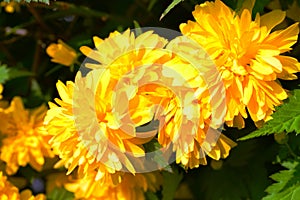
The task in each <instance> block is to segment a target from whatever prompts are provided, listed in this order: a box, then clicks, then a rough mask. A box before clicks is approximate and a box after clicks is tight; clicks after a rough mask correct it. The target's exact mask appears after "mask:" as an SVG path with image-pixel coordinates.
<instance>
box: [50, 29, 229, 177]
mask: <svg viewBox="0 0 300 200" xmlns="http://www.w3.org/2000/svg"><path fill="white" fill-rule="evenodd" d="M94 43H95V46H96V49H95V50H92V49H90V48H89V47H82V48H81V51H83V53H84V54H85V55H86V56H88V57H89V58H90V59H93V60H94V61H95V62H93V63H85V66H86V67H88V68H91V69H93V70H92V71H91V72H89V73H88V74H87V75H86V76H85V77H82V75H81V73H79V74H78V75H77V76H76V79H75V83H73V82H71V81H69V82H67V84H66V85H64V84H63V83H61V82H58V83H57V89H58V91H59V95H60V97H61V100H60V99H55V101H56V103H57V104H58V105H59V106H57V105H56V104H53V103H50V104H49V105H50V110H49V111H48V113H47V116H46V118H45V124H46V126H47V129H48V132H49V133H50V135H52V136H53V137H52V139H51V140H50V143H51V145H52V147H53V149H54V151H55V153H56V154H58V155H59V157H60V158H61V161H60V162H59V163H58V164H57V166H61V165H64V166H65V167H66V168H67V169H68V174H70V173H71V172H72V171H73V170H74V169H75V168H76V167H77V166H78V167H79V168H78V172H79V175H80V176H81V177H84V176H87V175H88V174H89V173H94V171H97V175H96V176H95V178H96V180H102V183H106V182H107V181H112V182H114V183H118V182H119V181H120V180H121V178H122V175H120V173H117V172H119V171H121V170H126V171H129V172H131V173H133V174H134V173H136V172H140V169H141V168H139V167H138V166H142V167H143V168H144V169H143V170H145V169H146V171H147V170H148V169H147V166H148V163H147V160H145V159H144V160H142V159H140V160H138V159H135V158H140V157H141V158H143V156H144V155H145V150H144V148H143V146H142V145H143V144H145V143H147V142H148V141H149V140H151V139H152V138H153V137H155V133H156V130H154V131H149V132H147V133H144V132H141V133H138V132H136V127H138V126H141V125H143V124H146V123H148V122H150V121H151V120H152V119H153V118H154V119H157V120H159V121H160V124H161V125H160V126H161V127H160V129H159V133H158V142H159V143H160V144H161V145H162V146H163V147H166V148H167V147H168V146H169V144H171V143H173V144H174V147H173V148H172V149H171V151H174V152H176V161H177V163H182V164H184V165H185V166H187V167H190V168H193V167H197V166H199V164H206V159H205V156H206V155H209V156H210V157H212V158H214V159H220V158H224V157H226V156H227V155H228V153H229V150H230V149H231V147H232V146H234V143H233V142H231V141H230V140H229V139H228V138H226V137H225V136H223V135H221V133H219V132H216V133H211V132H212V131H210V133H209V134H208V135H207V133H208V132H209V130H210V129H209V127H210V121H212V111H211V109H212V108H211V107H212V106H211V105H210V103H209V100H210V95H209V91H208V90H207V86H206V82H205V80H203V79H202V78H200V77H199V74H198V72H197V70H196V69H194V68H193V64H190V63H188V61H186V60H185V61H184V60H182V58H180V56H177V55H176V53H175V52H172V50H176V51H179V49H178V47H179V46H180V47H183V45H178V44H174V43H171V44H173V45H170V46H167V47H166V49H165V50H164V48H165V45H166V43H167V42H166V40H165V39H164V38H161V37H159V36H158V35H156V34H152V32H145V33H143V34H141V35H139V36H138V37H136V38H135V36H134V35H133V34H132V33H130V32H129V31H125V32H124V33H123V34H120V33H117V32H115V33H112V34H111V35H110V37H109V38H107V39H105V40H102V39H100V38H98V37H94ZM186 46H187V47H190V46H191V44H187V45H186ZM176 47H177V49H176ZM189 50H190V49H189ZM188 52H190V51H188ZM204 57H205V55H204ZM210 64H212V63H210ZM208 65H209V64H208ZM206 68H208V69H210V65H209V66H206ZM172 72H173V73H174V72H176V73H175V74H180V76H178V75H177V76H178V77H177V78H176V77H175V78H174V77H171V76H172ZM173 75H174V74H173ZM182 79H184V80H185V81H184V80H182ZM159 81H160V82H161V85H169V86H170V87H173V89H174V91H181V93H180V94H174V93H173V92H172V91H171V90H169V89H167V88H165V87H163V86H162V87H159V86H158V85H157V84H153V85H151V84H149V83H151V82H159ZM129 83H130V84H129ZM143 85H146V86H145V87H143ZM188 87H190V89H189V91H188V92H185V90H186V88H188ZM204 91H206V92H204ZM195 92H197V93H198V99H195V100H196V102H198V103H196V102H194V101H193V102H191V100H190V99H191V97H192V96H193V95H194V93H195ZM177 95H179V96H177ZM181 99H183V101H184V102H185V103H184V105H180V104H181V103H180V100H181ZM220 101H221V103H220V104H222V102H224V100H223V99H222V98H221V99H220ZM159 107H163V108H164V109H163V111H160V108H159ZM216 107H218V106H216ZM127 108H128V110H127ZM182 108H185V110H183V109H182ZM127 112H128V113H129V115H128V113H127ZM198 112H200V114H199V113H198ZM221 112H223V111H221ZM218 114H219V115H220V116H222V115H221V114H222V113H218ZM187 115H189V116H188V118H189V119H188V120H186V117H187ZM198 115H199V118H197V117H198ZM182 116H184V117H182ZM220 118H221V117H220ZM170 119H171V120H170ZM181 119H185V121H184V123H181V121H182V120H181ZM198 124H199V126H197V125H198ZM180 126H183V128H181V127H180ZM195 126H196V128H192V129H189V127H195ZM184 128H186V131H185V132H184V133H183V132H182V131H181V130H182V129H184ZM197 130H198V131H197ZM138 134H139V135H141V134H142V135H143V138H140V137H138V136H137V135H138ZM211 134H213V135H214V136H212V135H211ZM220 135H221V136H220ZM219 136H220V139H219V140H218V138H219ZM166 159H168V158H166ZM133 160H134V161H133ZM137 168H138V169H137ZM149 171H151V170H149ZM111 179H112V180H111Z"/></svg>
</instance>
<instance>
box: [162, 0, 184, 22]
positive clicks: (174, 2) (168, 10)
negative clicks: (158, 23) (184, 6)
mask: <svg viewBox="0 0 300 200" xmlns="http://www.w3.org/2000/svg"><path fill="white" fill-rule="evenodd" d="M182 1H184V0H173V2H172V3H171V4H170V5H169V6H168V7H167V9H166V10H165V11H164V12H163V13H162V14H161V16H160V18H159V20H162V18H164V16H166V15H167V14H168V13H169V12H170V10H172V9H173V8H174V7H175V6H176V5H177V4H179V3H180V2H182Z"/></svg>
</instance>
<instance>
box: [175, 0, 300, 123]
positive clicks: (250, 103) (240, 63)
mask: <svg viewBox="0 0 300 200" xmlns="http://www.w3.org/2000/svg"><path fill="white" fill-rule="evenodd" d="M193 16H194V18H195V20H196V21H195V22H194V21H188V23H187V24H181V25H180V29H181V32H182V33H183V34H184V35H186V36H188V37H190V38H192V39H194V40H195V41H196V42H198V43H199V44H200V45H201V46H202V47H203V48H204V49H205V50H206V51H207V52H208V54H209V55H210V56H211V58H212V59H213V60H214V61H215V63H216V65H217V68H218V70H219V72H220V73H221V75H222V78H223V81H224V84H225V88H226V102H227V114H226V117H225V120H226V122H227V124H228V125H229V126H237V127H239V128H242V127H244V119H243V118H247V111H248V113H249V115H250V117H251V118H252V120H253V121H254V122H255V123H256V124H257V125H258V124H259V123H260V122H263V121H266V120H269V119H270V118H271V117H270V115H271V114H272V113H273V111H274V107H275V106H278V105H280V104H281V103H282V100H284V99H286V98H287V94H286V92H285V90H284V89H283V88H282V87H281V85H280V84H279V83H278V81H277V78H280V79H287V80H290V79H295V78H297V76H296V75H294V74H293V73H296V72H299V71H300V64H299V63H298V61H297V60H296V59H295V58H292V57H289V56H284V55H281V54H282V53H285V52H287V51H289V50H291V46H292V45H293V44H295V42H296V41H297V38H298V33H299V28H298V23H295V24H293V25H291V26H290V27H288V28H286V29H284V30H277V31H273V32H271V31H272V29H273V28H274V27H275V26H276V25H278V24H279V23H280V22H281V21H282V20H283V19H284V18H285V13H284V12H283V11H280V10H274V11H272V12H270V13H267V14H265V15H263V16H259V14H257V15H256V18H255V20H254V21H252V19H251V11H250V10H248V9H244V10H243V11H242V12H241V14H240V15H237V14H236V13H235V12H234V11H232V10H231V9H230V8H229V7H227V6H226V5H225V4H224V3H222V2H221V1H220V0H216V1H215V2H205V3H204V4H201V5H197V6H196V8H195V11H193ZM246 109H247V111H246Z"/></svg>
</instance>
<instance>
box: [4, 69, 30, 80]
mask: <svg viewBox="0 0 300 200" xmlns="http://www.w3.org/2000/svg"><path fill="white" fill-rule="evenodd" d="M25 76H34V74H33V73H32V72H29V71H26V70H19V69H14V68H11V69H10V70H9V79H14V78H19V77H25Z"/></svg>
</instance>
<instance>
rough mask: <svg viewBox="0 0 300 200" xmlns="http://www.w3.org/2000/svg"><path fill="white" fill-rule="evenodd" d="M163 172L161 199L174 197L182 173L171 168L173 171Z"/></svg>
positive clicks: (165, 199) (166, 199)
mask: <svg viewBox="0 0 300 200" xmlns="http://www.w3.org/2000/svg"><path fill="white" fill-rule="evenodd" d="M162 174H163V189H162V196H163V198H162V200H172V199H174V195H175V192H176V190H177V187H178V186H179V183H180V182H181V180H182V178H183V174H182V173H180V172H179V171H178V170H177V169H173V172H172V173H170V172H166V171H164V172H162Z"/></svg>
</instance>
